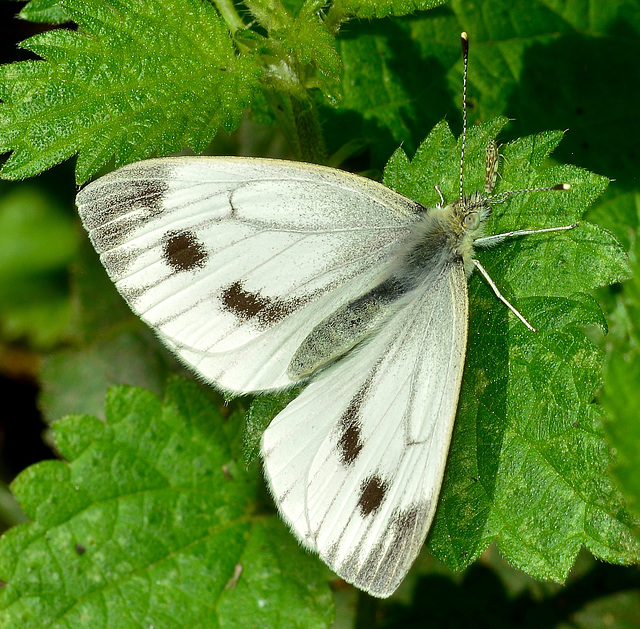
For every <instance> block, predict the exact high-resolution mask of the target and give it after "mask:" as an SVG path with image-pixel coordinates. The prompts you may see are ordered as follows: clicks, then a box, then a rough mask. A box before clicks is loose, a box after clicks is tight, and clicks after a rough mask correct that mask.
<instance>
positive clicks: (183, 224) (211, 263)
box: [77, 157, 422, 392]
mask: <svg viewBox="0 0 640 629" xmlns="http://www.w3.org/2000/svg"><path fill="white" fill-rule="evenodd" d="M77 204H78V209H79V211H80V216H81V218H82V220H83V222H84V225H85V227H86V228H87V230H88V231H89V234H90V237H91V240H92V242H93V244H94V246H95V247H96V250H97V251H98V253H99V254H100V258H101V260H102V262H103V264H104V266H105V268H106V269H107V272H108V273H109V275H110V277H111V278H112V280H113V281H114V283H115V284H116V286H117V288H118V290H119V291H120V292H121V293H122V295H123V296H124V297H125V299H126V300H127V301H128V303H129V305H130V306H131V307H132V309H133V310H134V311H135V312H136V313H137V314H138V315H140V316H141V318H142V319H143V320H144V321H146V322H147V323H148V324H149V325H150V326H152V327H153V328H154V329H156V330H157V331H158V333H159V334H160V336H161V338H162V339H163V340H164V341H165V342H166V343H167V344H168V345H169V346H170V347H172V348H173V349H174V350H175V351H176V352H177V353H178V355H179V356H181V357H182V358H183V360H185V361H186V362H187V363H188V364H190V365H191V366H193V367H194V368H195V369H197V371H198V372H199V373H200V374H201V375H202V376H203V377H205V378H206V379H207V380H210V381H212V382H215V383H216V384H217V385H218V386H220V387H222V388H223V389H226V390H231V391H242V392H248V391H259V390H267V389H273V388H280V387H283V386H288V385H290V384H292V382H293V380H292V379H291V378H290V377H289V375H288V374H287V367H288V366H289V363H290V360H291V357H292V356H293V355H294V353H295V351H296V349H297V348H298V347H299V346H300V343H301V342H302V341H303V340H304V339H305V338H306V336H307V335H308V334H309V333H310V332H311V331H312V330H313V329H314V327H315V326H316V325H317V324H318V323H319V322H320V321H322V320H323V319H324V318H326V317H327V316H329V315H330V314H331V313H333V312H335V310H336V309H337V308H339V307H340V306H341V305H343V304H345V303H348V302H350V301H351V300H353V299H355V298H356V297H358V296H359V295H361V294H363V293H366V292H368V291H369V290H371V289H372V288H373V287H375V286H376V285H378V284H379V283H380V281H381V280H382V279H384V277H385V276H386V275H387V274H389V273H391V272H393V271H394V267H393V260H394V252H395V251H397V248H398V246H400V245H401V243H402V242H404V241H405V240H406V238H407V237H408V234H409V231H410V225H411V224H412V223H413V222H414V221H416V220H417V219H418V218H419V211H420V210H422V208H421V206H419V205H418V204H416V203H414V202H412V201H410V200H409V199H406V198H405V197H402V196H401V195H399V194H397V193H395V192H392V191H391V190H389V189H388V188H386V187H384V186H382V185H381V184H377V183H376V182H373V181H370V180H367V179H364V178H362V177H357V176H356V175H351V174H349V173H344V172H341V171H336V170H334V169H329V168H324V167H320V166H311V165H308V164H296V163H293V162H281V161H275V160H258V159H252V160H246V159H242V158H233V157H223V158H220V157H210V158H206V157H205V158H174V159H161V160H147V161H143V162H138V163H136V164H132V165H129V166H126V167H124V168H121V169H119V170H117V171H115V172H113V173H111V174H109V175H107V176H105V177H103V178H101V179H99V180H97V181H96V182H93V183H92V184H89V185H88V186H87V187H86V188H84V189H83V190H82V191H81V192H80V193H79V195H78V198H77ZM338 225H339V227H336V226H338ZM239 278H241V279H239ZM276 331H277V332H276Z"/></svg>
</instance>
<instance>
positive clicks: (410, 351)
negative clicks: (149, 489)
mask: <svg viewBox="0 0 640 629" xmlns="http://www.w3.org/2000/svg"><path fill="white" fill-rule="evenodd" d="M467 310H468V306H467V283H466V278H465V273H464V269H463V265H462V262H453V263H451V264H449V265H446V266H442V267H440V268H435V269H434V271H432V273H431V274H429V275H428V276H427V278H426V279H425V282H424V284H423V285H422V286H420V287H419V288H417V289H415V290H414V291H413V292H412V293H410V294H408V295H407V296H406V297H405V298H404V302H403V303H402V304H399V305H398V307H397V308H396V310H395V312H394V314H393V315H392V316H391V317H390V318H389V319H387V320H386V321H385V323H384V325H383V326H381V328H380V329H379V330H378V332H377V333H376V334H374V335H373V336H372V337H371V338H369V339H368V340H367V341H366V342H365V343H363V344H362V346H361V347H359V348H357V349H356V350H355V351H353V352H351V353H350V354H349V355H347V356H346V357H344V358H343V359H341V360H340V361H339V362H338V363H336V364H335V365H333V366H331V367H330V368H328V369H327V370H325V371H324V372H322V373H321V374H320V375H319V376H318V377H316V378H315V379H314V380H313V381H312V382H311V384H309V386H308V387H307V388H306V389H305V390H304V391H303V392H302V394H301V395H300V396H299V397H298V398H297V399H296V400H294V401H293V402H292V403H291V404H289V405H288V406H287V407H286V408H285V409H284V410H283V411H282V412H281V413H280V414H279V415H278V416H277V417H276V418H275V419H274V420H273V422H272V423H271V425H270V426H269V428H268V429H267V430H266V432H265V433H264V436H263V442H262V449H263V456H264V461H265V471H266V475H267V478H268V480H269V484H270V486H271V490H272V492H273V494H274V497H275V499H276V504H278V506H279V508H280V511H281V514H282V516H283V517H284V519H285V520H286V521H287V522H288V523H289V525H290V526H291V528H292V529H293V531H294V532H295V533H296V535H297V536H298V537H299V538H300V539H301V540H302V541H303V543H304V544H305V545H306V546H307V547H309V548H312V549H314V550H316V551H317V552H319V554H320V556H321V557H322V559H323V560H324V561H325V562H326V563H327V564H328V565H329V566H330V567H331V568H332V569H333V570H335V572H337V573H338V574H339V575H341V576H342V577H343V578H344V579H345V580H347V581H349V582H350V583H354V584H355V585H356V586H357V587H359V588H361V589H363V590H365V591H368V592H370V593H371V594H374V595H376V596H388V595H389V594H391V593H392V592H393V591H394V590H395V589H396V588H397V586H398V585H399V583H400V582H401V581H402V579H403V578H404V576H405V575H406V573H407V571H408V570H409V568H410V567H411V564H412V563H413V561H414V559H415V558H416V556H417V554H418V553H419V552H420V548H421V547H422V545H423V543H424V540H425V538H426V535H427V532H428V529H429V526H430V524H431V521H432V519H433V515H434V513H435V508H436V504H437V498H438V494H439V491H440V485H441V482H442V477H443V474H444V469H445V464H446V459H447V451H448V448H449V442H450V437H451V432H452V429H453V424H454V419H455V414H456V408H457V402H458V395H459V390H460V383H461V380H462V371H463V366H464V356H465V351H466V339H467V325H468V324H467ZM314 453H315V454H314Z"/></svg>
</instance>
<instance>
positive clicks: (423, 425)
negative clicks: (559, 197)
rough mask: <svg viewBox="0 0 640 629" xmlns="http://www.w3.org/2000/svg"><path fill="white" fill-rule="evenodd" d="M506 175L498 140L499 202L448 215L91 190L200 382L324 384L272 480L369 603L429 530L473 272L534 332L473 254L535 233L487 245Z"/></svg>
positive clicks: (230, 181)
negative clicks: (485, 229)
mask: <svg viewBox="0 0 640 629" xmlns="http://www.w3.org/2000/svg"><path fill="white" fill-rule="evenodd" d="M465 41H466V40H465ZM465 86H466V50H465ZM465 129H466V116H465ZM463 137H464V136H463ZM463 144H464V142H463ZM497 163H498V155H497V148H496V146H495V144H490V145H489V148H488V152H487V185H486V191H485V192H484V193H479V192H476V193H474V194H472V195H470V196H463V195H462V191H461V194H460V198H459V199H456V200H455V201H453V202H452V203H449V204H446V203H445V202H444V199H443V200H442V203H441V204H439V205H437V206H436V207H435V208H433V209H426V208H424V207H423V206H422V205H420V204H419V203H416V202H414V201H411V200H410V199H408V198H406V197H404V196H402V195H400V194H398V193H396V192H394V191H392V190H390V189H388V188H386V187H385V186H383V185H381V184H379V183H376V182H374V181H370V180H368V179H364V178H362V177H358V176H356V175H353V174H349V173H346V172H342V171H339V170H334V169H331V168H325V167H322V166H315V165H310V164H301V163H294V162H285V161H277V160H267V159H246V158H235V157H191V158H166V159H152V160H147V161H143V162H139V163H136V164H131V165H129V166H125V167H124V168H121V169H119V170H117V171H115V172H113V173H111V174H109V175H106V176H105V177H102V178H101V179H99V180H97V181H95V182H94V183H92V184H90V185H88V186H87V187H86V188H84V189H83V190H82V191H81V192H80V193H79V194H78V198H77V204H78V208H79V211H80V215H81V217H82V221H83V223H84V225H85V227H86V228H87V230H88V231H89V234H90V238H91V241H92V242H93V244H94V246H95V248H96V250H97V252H98V253H99V254H100V259H101V260H102V263H103V264H104V266H105V268H106V269H107V272H108V273H109V275H110V277H111V278H112V280H113V281H114V282H115V284H116V286H117V288H118V290H119V291H120V293H121V294H122V295H123V296H124V297H125V299H126V300H127V302H128V303H129V305H130V306H131V308H132V309H133V310H134V312H136V313H137V314H138V315H140V317H141V318H142V319H143V320H144V321H145V322H146V323H147V324H149V325H150V326H151V327H152V328H153V329H154V330H155V331H156V332H157V333H158V335H159V336H160V337H161V339H162V340H163V341H164V342H165V343H166V344H167V345H168V346H169V347H170V348H172V349H173V350H174V351H175V352H176V353H177V354H178V356H180V357H181V358H182V359H183V360H184V361H185V362H186V363H187V364H188V365H190V366H191V367H192V368H193V369H194V370H195V371H196V373H198V374H199V375H200V376H202V377H203V378H205V379H206V380H208V381H209V382H212V383H215V384H216V385H217V386H218V387H220V388H221V389H223V390H225V391H231V392H237V393H248V392H257V391H269V390H273V389H281V388H283V387H289V386H291V385H294V384H297V383H300V382H305V381H306V380H307V379H308V378H310V382H309V384H308V386H307V387H306V388H305V389H304V391H303V392H302V394H301V395H300V396H299V397H298V398H297V399H295V400H294V401H293V402H291V403H290V404H289V405H288V406H287V407H286V408H285V409H284V410H283V411H282V412H281V413H280V414H279V415H278V416H277V417H276V418H275V419H274V420H273V422H272V423H271V425H270V426H269V428H268V429H267V430H266V432H265V433H264V436H263V439H262V455H263V458H264V467H265V474H266V477H267V480H268V483H269V486H270V488H271V491H272V493H273V496H274V499H275V502H276V504H277V506H278V509H279V510H280V513H281V515H282V517H283V518H284V520H285V521H286V522H287V523H288V524H289V526H290V527H291V529H292V530H293V532H294V534H295V535H296V536H297V537H298V539H299V540H300V541H301V542H302V543H303V544H304V545H305V546H306V547H307V548H309V549H312V550H314V551H316V552H317V553H318V554H319V555H320V557H321V558H322V559H323V560H324V561H325V562H326V563H327V564H328V565H329V566H330V567H331V568H332V569H333V570H335V572H337V573H338V574H339V575H340V576H341V577H343V578H344V579H345V580H346V581H348V582H350V583H353V584H355V585H356V586H357V587H358V588H360V589H362V590H365V591H367V592H369V593H371V594H373V595H374V596H379V597H386V596H389V595H390V594H392V593H393V592H394V590H395V589H396V588H397V587H398V585H399V584H400V582H401V581H402V579H403V578H404V577H405V575H406V573H407V572H408V570H409V568H410V567H411V565H412V563H413V561H414V559H415V558H416V556H417V555H418V553H419V551H420V549H421V547H422V545H423V544H424V541H425V538H426V535H427V532H428V530H429V527H430V524H431V521H432V519H433V516H434V512H435V509H436V504H437V500H438V494H439V491H440V485H441V482H442V477H443V474H444V469H445V464H446V460H447V452H448V448H449V441H450V438H451V432H452V429H453V424H454V419H455V415H456V409H457V403H458V396H459V391H460V384H461V380H462V372H463V367H464V361H465V353H466V344H467V331H468V303H467V302H468V296H467V276H468V275H469V274H470V273H471V271H472V270H473V269H474V268H478V269H479V270H480V271H481V272H482V274H483V275H484V276H485V277H486V278H487V280H488V281H489V283H490V285H491V286H492V288H493V289H494V291H495V292H496V295H498V297H499V298H500V299H501V300H502V301H504V302H505V303H506V304H507V306H508V307H509V308H511V310H512V311H513V312H514V313H515V314H516V315H517V316H518V317H519V318H520V319H521V320H522V321H523V322H524V323H525V324H526V325H529V324H528V323H527V322H526V320H525V319H524V317H522V315H521V314H520V313H518V312H517V311H516V310H515V309H514V308H513V307H512V306H511V305H510V304H509V303H508V302H507V301H506V300H505V299H504V297H502V295H500V293H499V291H498V289H497V288H496V286H495V285H494V284H493V282H492V281H491V280H490V278H489V277H488V275H487V274H486V272H485V271H484V269H483V268H482V266H481V265H480V264H479V262H478V261H477V260H475V259H474V257H473V247H474V245H476V246H486V245H490V244H495V243H496V242H499V241H500V240H501V239H503V238H505V237H507V236H516V235H524V234H529V233H533V231H536V230H524V231H516V232H511V233H508V234H501V235H497V236H489V237H481V233H482V231H481V230H482V225H483V222H484V221H485V220H486V219H487V218H488V216H489V215H490V214H491V210H492V206H493V205H494V204H496V203H501V202H503V201H504V200H505V199H506V198H507V197H508V196H510V194H512V193H503V194H501V195H496V196H490V194H491V191H492V189H493V185H494V183H495V177H496V168H497ZM567 188H568V186H567V185H566V184H565V185H560V186H556V187H554V188H547V189H567ZM571 227H573V226H566V227H559V228H555V229H546V230H537V231H555V230H563V229H570V228H571ZM529 327H531V326H529Z"/></svg>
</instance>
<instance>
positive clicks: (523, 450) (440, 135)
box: [385, 118, 640, 581]
mask: <svg viewBox="0 0 640 629" xmlns="http://www.w3.org/2000/svg"><path fill="white" fill-rule="evenodd" d="M505 122H506V119H504V118H499V119H496V120H493V121H490V122H487V123H485V124H482V125H478V126H476V127H474V128H472V129H470V130H469V134H468V138H467V150H466V153H465V156H466V161H465V191H466V192H467V193H469V192H471V191H473V190H475V189H483V186H484V177H485V171H484V157H483V156H484V150H485V147H486V145H487V142H488V141H489V140H491V139H494V138H495V137H496V135H497V133H498V132H499V131H500V129H501V128H502V127H503V126H504V124H505ZM561 138H562V133H560V132H555V133H554V132H552V133H544V134H540V135H536V136H531V137H527V138H523V139H520V140H517V141H514V142H511V143H509V144H507V145H505V146H503V147H501V154H502V155H503V156H504V158H503V159H502V160H501V172H502V175H501V177H499V178H498V182H497V187H496V192H497V193H499V192H503V191H505V190H517V189H523V188H530V187H533V186H548V185H554V184H558V183H565V182H566V183H570V184H571V186H572V189H571V190H570V191H568V192H536V193H526V194H522V195H517V196H515V197H512V198H511V199H509V200H508V201H506V202H505V203H503V204H501V205H498V206H496V208H495V209H494V213H493V215H492V217H491V218H490V219H489V220H488V221H487V231H488V232H489V233H504V232H505V231H509V230H513V229H527V228H538V227H539V228H543V227H552V226H557V227H559V226H562V225H571V224H573V223H576V222H578V225H577V227H575V228H574V229H572V230H568V231H563V232H558V233H548V234H537V235H530V236H524V237H520V238H514V239H510V240H506V241H504V242H503V243H501V244H500V245H498V246H496V247H493V248H491V249H489V250H482V249H479V248H478V249H477V251H476V253H477V255H478V258H479V259H480V260H481V262H482V263H483V265H484V266H485V268H486V269H487V270H488V271H489V273H490V274H491V276H492V278H493V280H494V281H495V283H496V284H497V286H498V287H499V289H500V290H501V292H502V293H503V294H504V295H505V296H506V297H507V299H509V300H510V301H511V302H512V303H513V304H514V305H515V306H516V307H517V308H518V309H519V310H520V311H521V312H522V313H523V314H524V316H525V317H526V318H527V319H528V320H529V321H530V322H531V323H532V324H533V325H534V326H535V327H536V328H537V329H538V333H533V332H530V331H529V330H527V329H526V328H525V327H524V326H523V325H522V323H521V322H519V321H518V320H517V319H516V318H515V317H513V316H512V315H511V314H510V313H509V311H508V310H507V309H506V308H505V307H504V306H503V305H502V304H501V303H500V302H499V301H498V300H497V298H496V297H495V295H494V294H493V292H492V290H491V289H490V288H489V287H488V286H487V284H486V283H485V282H484V280H483V279H482V278H480V277H478V276H477V274H476V275H474V276H473V277H472V278H471V279H470V285H469V294H470V311H471V322H470V331H469V347H468V352H467V361H466V367H465V375H464V380H463V386H462V392H461V397H460V404H459V408H458V417H457V421H456V428H455V432H454V438H453V443H452V447H451V452H450V456H449V463H448V467H447V472H446V476H445V483H444V487H443V491H442V495H441V499H440V503H439V506H438V512H437V515H436V520H435V522H434V526H433V529H432V532H431V535H430V538H429V547H430V549H431V550H432V552H434V553H435V554H436V556H437V557H439V558H440V559H441V560H443V561H444V562H445V563H447V565H449V566H450V567H452V568H457V569H459V568H462V567H464V566H466V565H468V564H469V563H470V562H471V561H473V560H474V559H475V558H477V557H478V556H479V555H480V554H481V553H482V552H483V551H484V550H485V549H486V547H487V546H488V544H489V543H490V542H491V541H493V540H496V541H497V543H498V547H499V548H500V550H501V552H502V553H503V555H504V556H505V558H506V559H507V560H508V561H509V562H510V563H512V564H513V565H515V566H516V567H519V568H520V569H522V570H524V571H525V572H527V573H529V574H530V575H532V576H534V577H537V578H542V579H551V580H556V581H562V580H564V579H565V578H566V576H567V573H568V570H569V569H570V568H571V566H572V565H573V562H574V561H575V558H576V554H577V552H578V551H579V550H580V548H581V546H582V545H585V546H586V547H587V548H588V549H589V550H590V551H591V552H592V553H593V554H594V555H595V556H596V557H599V558H602V559H605V560H607V561H610V562H615V563H631V562H634V561H637V560H638V558H640V545H639V544H638V542H637V541H635V540H634V539H633V537H632V535H631V532H632V529H633V526H634V518H633V517H632V516H631V515H630V514H629V512H628V511H627V510H626V509H625V506H624V503H623V500H622V498H621V496H620V494H619V493H618V492H617V491H616V489H615V488H614V487H613V485H612V483H611V481H610V478H609V475H608V473H607V468H608V466H609V465H610V463H611V454H610V452H609V450H608V448H607V445H606V442H605V440H604V435H603V431H602V428H601V425H600V415H601V412H600V410H599V407H597V406H596V405H594V403H593V398H594V395H595V392H596V390H597V389H598V388H599V386H600V383H601V379H600V378H601V377H600V372H601V365H602V353H601V351H600V350H599V349H598V348H597V347H596V346H595V345H594V344H593V343H592V342H591V341H589V340H588V339H587V337H586V336H585V334H584V332H583V329H582V328H583V326H585V325H596V326H599V327H602V328H605V327H606V324H605V321H604V317H603V314H602V312H601V310H600V308H599V307H598V305H597V303H596V302H595V301H594V300H593V299H592V298H591V297H589V296H588V295H586V294H585V291H590V290H592V289H593V288H595V287H596V286H602V285H606V284H609V283H612V282H615V281H618V280H620V279H621V278H623V277H624V276H626V275H627V274H628V264H627V261H626V259H625V256H624V253H623V250H622V248H621V247H620V245H619V243H618V242H617V241H616V239H615V238H614V237H613V236H612V235H611V234H610V233H609V232H607V231H605V230H604V229H602V228H599V227H597V226H595V225H590V224H588V223H585V222H579V221H580V218H581V216H582V214H583V213H584V212H585V211H586V209H587V207H588V205H589V204H590V203H591V202H592V201H593V200H594V199H595V198H596V197H597V196H598V195H600V194H601V193H602V192H603V190H604V189H605V188H606V186H607V183H608V181H607V179H606V178H604V177H599V176H596V175H593V174H591V173H588V172H586V171H584V170H581V169H579V168H575V167H571V166H562V167H550V168H544V163H545V161H546V159H547V158H548V156H549V154H550V153H551V151H552V150H553V149H554V148H555V146H556V145H557V144H558V143H559V141H560V140H561ZM460 150H461V143H460V141H459V140H458V141H457V142H456V140H455V139H454V138H453V136H452V134H451V132H450V131H449V129H448V127H447V125H446V124H444V123H441V124H439V125H437V126H436V128H435V129H434V130H433V132H432V133H431V134H430V135H429V137H428V138H427V140H426V141H425V142H424V143H423V144H422V145H421V147H420V148H419V149H418V152H417V153H416V156H415V157H414V159H413V161H412V162H411V163H409V160H408V158H407V157H406V155H405V154H404V153H403V152H402V151H401V150H399V151H397V152H396V153H395V154H394V156H393V157H392V159H391V160H390V162H389V164H388V166H387V170H386V171H385V182H386V183H387V184H388V185H391V186H392V187H394V188H395V189H397V190H398V191H399V192H402V193H403V194H406V195H407V196H410V197H412V198H416V199H417V200H419V201H420V202H421V203H423V204H425V205H427V206H433V205H434V204H435V203H437V202H438V201H439V196H438V193H437V191H436V190H435V188H434V185H435V184H438V186H439V188H440V189H441V191H442V193H443V195H444V197H445V199H446V200H451V199H454V198H456V196H457V195H458V194H459V192H458V188H459V183H458V182H459V179H458V174H459V160H460Z"/></svg>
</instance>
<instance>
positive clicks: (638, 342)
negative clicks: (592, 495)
mask: <svg viewBox="0 0 640 629" xmlns="http://www.w3.org/2000/svg"><path fill="white" fill-rule="evenodd" d="M632 235H633V240H634V242H633V248H632V251H631V257H632V267H631V268H632V277H631V279H630V280H629V281H628V282H625V283H624V284H623V285H622V294H621V295H620V296H619V309H618V312H617V313H616V318H617V319H618V321H617V325H618V328H619V329H618V330H616V334H614V335H613V338H612V339H611V340H610V341H609V344H610V347H609V360H608V363H607V368H606V370H605V386H604V389H603V391H602V394H601V399H602V403H603V405H604V407H605V409H606V410H607V412H608V415H609V417H608V418H607V421H606V422H605V429H606V432H607V437H608V439H609V443H610V444H611V446H612V447H613V448H615V451H616V454H617V456H616V459H615V461H614V463H613V466H612V467H613V475H614V478H615V479H616V482H617V484H618V487H620V489H621V491H622V492H623V494H624V495H625V497H626V498H627V501H628V504H629V508H630V509H631V510H632V511H633V513H634V514H635V515H636V517H637V518H640V477H639V475H638V469H639V466H640V424H639V423H638V408H640V391H639V389H638V382H640V240H639V239H638V230H637V229H636V230H635V232H632ZM635 534H636V536H637V537H640V527H638V528H637V529H636V530H635Z"/></svg>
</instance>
